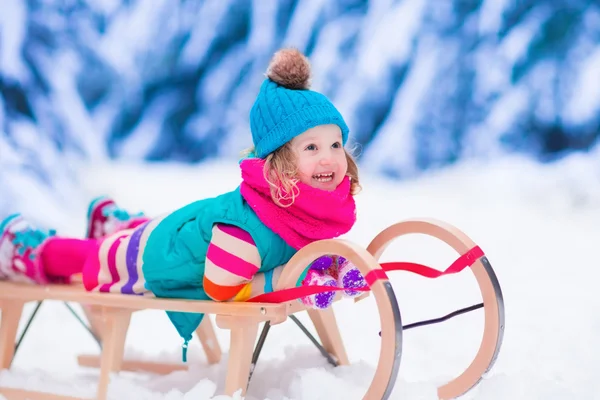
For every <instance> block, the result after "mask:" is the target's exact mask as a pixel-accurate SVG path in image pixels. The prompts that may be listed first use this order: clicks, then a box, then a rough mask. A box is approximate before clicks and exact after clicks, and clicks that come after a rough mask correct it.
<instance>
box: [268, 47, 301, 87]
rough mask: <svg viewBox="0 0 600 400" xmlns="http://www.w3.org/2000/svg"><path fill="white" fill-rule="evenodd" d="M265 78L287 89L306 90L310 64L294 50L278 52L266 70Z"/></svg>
mask: <svg viewBox="0 0 600 400" xmlns="http://www.w3.org/2000/svg"><path fill="white" fill-rule="evenodd" d="M267 78H269V79H270V80H272V81H273V82H275V83H277V84H278V85H281V86H283V87H286V88H288V89H308V88H310V62H309V61H308V58H306V56H305V55H304V54H302V53H300V52H299V51H298V50H296V49H282V50H279V51H278V52H277V53H275V55H274V56H273V58H272V59H271V62H270V64H269V67H268V68H267Z"/></svg>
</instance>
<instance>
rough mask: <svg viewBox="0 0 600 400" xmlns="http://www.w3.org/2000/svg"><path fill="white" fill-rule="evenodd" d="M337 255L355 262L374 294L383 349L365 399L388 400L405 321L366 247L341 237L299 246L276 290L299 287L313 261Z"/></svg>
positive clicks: (394, 377)
mask: <svg viewBox="0 0 600 400" xmlns="http://www.w3.org/2000/svg"><path fill="white" fill-rule="evenodd" d="M326 254H336V255H339V256H342V257H344V258H346V259H347V260H348V261H350V262H352V263H353V264H354V265H355V266H356V267H357V268H358V270H359V271H360V272H361V273H362V274H363V276H364V277H365V280H366V281H367V283H368V285H369V287H370V288H371V293H373V295H374V296H375V301H376V304H377V309H378V310H379V318H380V323H381V350H380V353H379V362H378V364H377V369H376V370H375V375H374V377H373V380H372V382H371V385H370V386H369V389H368V390H367V393H366V394H365V396H364V397H363V399H369V400H380V399H387V398H388V397H389V395H390V393H391V391H392V389H393V387H394V384H395V382H396V379H397V376H398V370H399V367H400V357H401V353H402V320H401V317H400V309H399V307H398V302H397V300H396V296H395V294H394V291H393V289H392V286H391V284H390V282H389V281H388V279H387V275H386V274H385V271H384V270H383V269H382V268H381V266H380V265H379V263H378V262H377V260H376V259H375V258H374V257H373V256H372V255H371V254H370V253H369V252H368V251H367V250H366V249H364V248H362V247H361V246H359V245H357V244H355V243H352V242H350V241H348V240H342V239H326V240H319V241H316V242H313V243H310V244H308V245H307V246H305V247H303V248H302V249H300V250H299V251H298V252H297V253H296V254H295V255H294V256H293V257H292V258H291V259H290V261H288V263H287V265H286V267H285V268H284V269H283V271H282V273H281V276H280V278H279V281H278V282H277V285H276V288H275V290H282V289H286V288H291V287H294V286H296V283H297V282H298V279H299V278H300V275H301V274H302V273H303V272H304V270H305V268H306V266H307V265H309V264H310V263H311V262H312V261H313V260H316V259H317V258H319V257H321V256H324V255H326Z"/></svg>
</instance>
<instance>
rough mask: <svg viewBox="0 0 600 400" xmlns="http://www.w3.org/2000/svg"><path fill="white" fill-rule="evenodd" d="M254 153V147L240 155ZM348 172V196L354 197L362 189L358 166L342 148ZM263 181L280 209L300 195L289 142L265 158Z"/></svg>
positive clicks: (292, 152) (352, 157)
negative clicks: (267, 185) (269, 188)
mask: <svg viewBox="0 0 600 400" xmlns="http://www.w3.org/2000/svg"><path fill="white" fill-rule="evenodd" d="M252 153H254V147H252V148H250V149H247V150H245V151H244V152H243V153H242V154H243V155H245V156H247V155H249V154H252ZM344 154H345V155H346V161H347V163H348V170H347V172H346V175H347V176H348V177H349V178H350V194H351V195H352V196H355V195H356V194H358V193H359V192H360V190H361V189H362V187H361V186H360V181H359V177H358V165H357V164H356V161H355V159H354V156H353V155H352V154H350V152H348V150H347V149H345V148H344ZM263 174H264V177H265V180H266V181H267V182H268V183H269V186H270V187H271V198H272V199H273V201H274V202H275V204H277V205H278V206H280V207H289V206H291V205H292V204H294V200H295V199H296V196H298V195H299V194H300V189H298V186H297V185H296V183H297V182H298V168H297V166H296V154H295V153H294V150H293V149H292V146H291V142H288V143H286V144H285V145H283V146H281V147H280V148H278V149H277V150H275V151H274V152H272V153H270V154H269V155H268V156H267V157H265V167H264V170H263Z"/></svg>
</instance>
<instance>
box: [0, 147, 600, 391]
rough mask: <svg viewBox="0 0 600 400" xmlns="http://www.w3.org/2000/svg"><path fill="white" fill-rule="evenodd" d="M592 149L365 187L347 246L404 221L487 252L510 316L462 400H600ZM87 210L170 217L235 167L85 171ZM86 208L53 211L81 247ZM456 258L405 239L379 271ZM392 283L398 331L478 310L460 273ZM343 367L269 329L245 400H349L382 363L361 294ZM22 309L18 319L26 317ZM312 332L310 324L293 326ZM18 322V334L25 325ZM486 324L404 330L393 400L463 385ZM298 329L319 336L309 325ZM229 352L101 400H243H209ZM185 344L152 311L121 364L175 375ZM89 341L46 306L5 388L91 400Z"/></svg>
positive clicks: (347, 327)
mask: <svg viewBox="0 0 600 400" xmlns="http://www.w3.org/2000/svg"><path fill="white" fill-rule="evenodd" d="M598 160H600V148H598V147H597V149H596V150H594V151H593V152H590V153H587V154H573V155H571V156H570V157H568V158H567V159H565V160H563V161H561V162H560V163H555V164H549V165H544V166H541V165H539V164H535V163H533V162H531V161H528V160H526V159H520V158H515V157H509V158H504V159H501V160H500V161H497V162H493V163H489V164H488V163H482V162H469V163H466V162H465V163H462V164H460V165H457V166H455V167H452V168H447V169H444V170H441V171H439V172H436V173H429V174H427V175H424V176H422V177H420V178H418V179H414V180H411V181H404V182H401V183H400V182H395V181H390V180H387V179H385V178H382V177H375V176H364V177H363V180H362V183H363V188H364V190H363V192H362V193H361V194H359V195H358V197H357V202H358V207H359V208H358V209H359V219H358V222H357V224H356V226H355V227H354V228H353V229H352V231H351V232H350V233H349V234H348V235H346V238H347V239H349V240H352V241H355V242H357V243H359V244H362V245H363V246H366V245H367V244H368V243H369V241H370V240H371V238H373V237H374V236H375V235H376V234H377V233H378V232H380V231H381V230H382V229H384V228H385V227H387V226H389V225H390V224H392V223H393V222H396V221H400V220H404V219H407V218H413V217H432V218H438V219H441V220H444V221H447V222H449V223H451V224H453V225H455V226H457V227H459V228H460V229H461V230H463V231H464V232H466V233H467V234H468V235H469V236H470V237H471V238H472V239H473V240H474V241H475V242H476V243H477V244H478V245H480V246H481V248H482V249H483V250H484V251H485V252H486V255H487V256H488V258H489V260H490V262H491V264H492V266H493V267H494V269H495V271H496V274H497V276H498V279H499V281H500V284H501V286H502V290H503V294H504V300H505V306H506V330H505V336H504V343H503V346H502V348H501V351H500V355H499V358H498V361H497V363H496V364H495V366H494V368H493V369H492V370H491V372H490V373H489V374H488V376H487V377H486V378H485V379H484V380H483V381H482V382H481V383H480V385H479V386H477V387H476V388H475V389H474V390H473V391H472V392H470V393H469V394H467V395H466V396H465V397H464V398H466V399H475V398H476V399H483V400H499V399H528V400H530V399H544V400H548V399H600V383H599V381H598V379H597V372H595V371H596V367H597V360H598V359H600V347H599V346H597V345H596V342H597V337H598V334H599V333H600V315H599V314H598V312H597V310H598V309H599V307H600V299H599V297H598V296H597V295H596V293H597V281H598V276H599V273H598V272H597V271H598V268H597V262H596V260H597V257H596V249H597V243H598V237H599V235H600V228H599V226H598V223H597V221H598V220H599V217H600V168H598V167H599V165H598V164H599V163H600V161H598ZM81 173H82V176H84V177H85V179H84V180H83V181H82V184H83V185H84V187H83V189H84V190H85V191H86V192H87V193H88V194H89V197H90V198H91V197H93V196H95V195H98V194H101V193H105V194H109V195H112V196H114V197H116V198H117V200H118V201H119V202H120V203H121V204H122V205H124V206H126V207H128V208H131V209H132V211H138V210H140V209H141V210H145V211H146V212H147V213H149V214H159V213H163V212H167V211H169V210H171V209H173V208H175V207H180V206H182V205H184V204H186V203H187V202H189V201H192V200H195V199H198V198H202V197H205V196H211V195H215V194H218V193H220V192H222V191H225V190H229V189H231V188H233V187H235V186H236V185H237V183H238V179H239V173H238V170H237V164H236V162H235V161H233V160H222V159H221V160H217V161H214V162H211V163H206V164H200V165H196V166H191V167H190V166H182V165H175V164H122V163H121V164H108V165H96V166H93V167H89V168H87V169H85V170H83V171H81ZM86 206H87V204H85V202H83V201H81V202H80V204H78V205H77V206H76V207H71V208H70V209H69V210H61V211H60V212H57V210H56V209H54V208H53V209H52V210H51V211H52V213H53V214H52V218H53V219H54V221H53V222H54V223H55V226H56V227H57V228H59V229H60V231H62V232H64V233H65V234H69V235H77V236H80V235H81V234H82V233H83V231H84V224H85V212H86ZM455 257H456V254H453V253H452V252H451V251H450V250H449V248H447V247H446V246H443V245H442V244H441V243H438V242H436V241H435V240H433V239H431V238H427V237H421V236H414V237H408V238H406V239H404V238H403V239H401V240H398V241H396V242H394V244H392V246H391V247H390V248H389V249H388V250H387V251H386V253H385V254H384V255H383V258H382V259H383V260H384V261H390V260H405V261H416V262H421V263H425V264H428V265H430V266H432V267H435V268H439V269H442V268H445V267H447V266H448V265H449V264H450V263H451V262H452V261H453V260H454V258H455ZM391 280H392V284H393V286H394V290H395V293H396V296H397V298H398V303H399V305H400V310H401V312H402V317H403V321H404V323H410V322H414V321H416V320H421V319H426V318H432V317H436V316H441V315H444V314H446V313H448V312H450V311H453V310H454V309H457V308H461V307H464V306H467V305H471V304H474V303H477V302H479V301H480V297H479V294H478V289H477V287H476V285H475V280H474V279H473V277H472V276H471V275H470V274H469V272H468V271H464V272H463V273H461V274H459V275H456V276H452V277H444V278H440V279H437V280H426V279H424V278H421V277H418V276H413V275H409V274H406V273H396V274H394V275H392V276H391ZM334 307H335V312H336V315H337V318H338V323H339V325H340V327H341V332H342V335H343V339H344V342H345V345H346V349H347V351H348V354H349V357H350V360H351V362H352V365H351V366H347V367H338V368H335V369H334V368H332V367H330V366H328V364H327V362H326V361H325V360H324V358H323V357H322V356H321V355H320V354H319V353H318V351H317V350H316V348H314V346H313V345H312V344H311V343H310V342H309V341H308V339H307V338H306V337H304V335H303V334H302V332H301V331H300V330H299V329H298V328H297V327H296V326H295V325H294V324H293V323H292V322H289V321H288V322H285V323H283V324H281V325H277V326H275V327H273V328H272V329H271V332H270V334H269V337H268V338H267V342H266V346H265V348H264V350H263V353H262V354H261V357H260V360H259V362H258V364H257V367H256V370H255V373H254V375H253V378H252V382H251V384H250V388H249V393H248V396H247V398H248V399H271V400H283V399H311V400H318V399H360V398H361V396H362V394H363V393H364V390H365V389H366V388H367V387H368V385H369V384H370V382H371V377H372V375H373V373H374V366H375V365H376V363H377V357H378V354H379V336H378V332H379V322H378V319H379V316H378V315H377V312H376V308H375V305H374V302H373V298H372V296H371V297H370V298H368V299H366V300H365V301H362V302H359V303H357V304H354V303H353V302H351V301H348V300H345V301H342V302H339V303H336V305H335V306H334ZM32 308H33V305H28V307H27V310H26V313H25V316H24V319H25V317H27V316H28V315H29V314H30V313H31V311H32ZM299 317H300V319H301V321H303V322H304V323H307V321H308V318H307V316H306V315H305V314H299ZM23 322H24V321H23ZM482 323H483V320H482V313H481V311H476V312H473V313H471V314H468V315H464V316H460V317H457V318H455V319H453V320H450V321H448V322H446V323H444V324H440V325H435V326H429V327H423V328H420V329H415V330H410V331H406V332H405V334H404V345H403V354H402V363H401V368H400V373H399V378H398V381H397V382H396V385H395V388H394V391H393V393H392V397H391V398H393V399H411V400H412V399H435V390H436V386H437V385H440V384H443V383H445V382H446V381H448V380H449V379H451V378H452V377H453V376H456V375H457V374H459V373H461V372H462V371H463V370H464V369H465V368H466V367H467V365H468V364H469V363H470V361H471V360H472V358H473V356H474V354H475V352H476V351H477V348H478V345H479V340H480V338H481V332H482ZM307 326H308V327H309V329H311V330H312V331H314V329H312V327H311V326H310V324H309V323H307ZM217 334H218V340H219V343H220V344H221V347H222V349H223V351H224V354H223V359H222V361H221V362H220V363H219V364H218V365H214V366H208V365H207V363H206V360H205V357H204V355H203V353H202V351H201V348H200V346H199V344H198V342H197V341H196V340H195V341H194V342H193V344H192V345H191V347H190V349H189V353H188V356H189V359H190V365H191V368H190V370H189V371H186V372H176V373H172V374H170V375H167V376H149V375H145V374H133V373H121V374H119V375H115V376H114V377H113V380H112V381H111V385H110V388H109V396H110V398H111V399H124V398H126V399H129V400H134V399H167V400H180V399H185V400H187V399H196V400H198V399H219V400H225V399H231V398H233V399H239V398H240V397H239V396H233V397H227V396H220V395H219V393H222V390H223V387H224V372H225V368H226V362H227V359H228V354H227V350H228V347H227V344H228V338H229V337H228V333H227V331H223V330H218V331H217ZM180 345H181V340H180V338H179V337H178V335H177V333H176V332H175V330H174V329H173V327H172V326H171V325H170V323H169V322H168V319H167V317H166V315H165V314H164V313H163V312H160V311H143V312H139V313H136V314H134V316H133V320H132V324H131V327H130V330H129V333H128V336H127V342H126V357H127V358H131V357H136V358H142V359H153V360H157V359H160V360H172V361H177V360H178V359H179V357H180ZM97 351H98V349H97V346H96V344H95V342H94V341H93V340H92V338H91V337H90V336H89V335H88V334H87V333H86V332H85V331H84V330H83V329H82V328H81V326H79V325H78V323H77V321H76V320H75V319H74V318H73V317H72V316H71V315H70V314H69V311H68V310H67V308H66V307H65V306H64V305H63V304H61V303H59V302H47V303H44V305H43V306H42V308H41V310H40V313H39V314H38V317H37V318H36V320H35V321H34V323H33V325H32V328H31V331H30V332H29V333H28V335H27V338H26V339H25V341H24V342H23V344H22V347H21V348H20V349H19V352H18V354H17V357H16V358H15V361H14V364H13V367H12V369H11V370H10V371H3V372H2V373H0V385H2V386H13V387H19V388H27V389H43V390H47V391H51V392H53V393H57V394H68V395H72V396H92V395H93V394H94V391H95V382H96V381H95V380H96V378H97V376H98V371H97V370H94V369H85V368H81V367H78V366H77V362H76V356H77V355H78V354H80V353H97Z"/></svg>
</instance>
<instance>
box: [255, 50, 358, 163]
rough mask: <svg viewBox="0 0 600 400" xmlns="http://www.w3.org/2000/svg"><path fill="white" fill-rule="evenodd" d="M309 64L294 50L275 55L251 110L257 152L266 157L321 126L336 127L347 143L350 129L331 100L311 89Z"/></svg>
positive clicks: (257, 154)
mask: <svg viewBox="0 0 600 400" xmlns="http://www.w3.org/2000/svg"><path fill="white" fill-rule="evenodd" d="M309 80H310V64H309V62H308V59H307V58H306V57H305V56H304V55H303V54H302V53H300V52H299V51H298V50H295V49H284V50H280V51H278V52H277V53H275V55H274V57H273V59H272V61H271V63H270V64H269V68H268V70H267V79H265V81H264V82H263V84H262V85H261V87H260V91H259V92H258V96H257V97H256V101H255V102H254V105H253V106H252V109H251V110H250V130H251V131H252V140H253V141H254V149H255V150H254V152H255V155H256V156H257V157H259V158H265V157H266V156H267V155H269V153H271V152H273V151H275V150H277V149H278V148H279V147H281V146H283V145H284V144H286V143H287V142H289V141H290V140H292V139H293V138H294V137H296V136H298V135H300V134H301V133H303V132H305V131H306V130H308V129H310V128H314V127H315V126H318V125H325V124H335V125H337V126H339V127H340V129H341V131H342V142H343V144H344V145H345V144H346V141H347V140H348V126H347V125H346V122H344V118H343V117H342V115H341V114H340V112H339V111H338V110H337V109H336V108H335V106H334V105H333V104H332V103H331V101H329V99H328V98H327V97H326V96H325V95H323V94H321V93H319V92H315V91H312V90H309V86H310V83H309Z"/></svg>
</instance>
